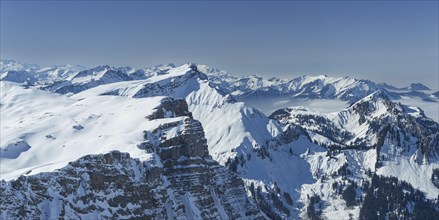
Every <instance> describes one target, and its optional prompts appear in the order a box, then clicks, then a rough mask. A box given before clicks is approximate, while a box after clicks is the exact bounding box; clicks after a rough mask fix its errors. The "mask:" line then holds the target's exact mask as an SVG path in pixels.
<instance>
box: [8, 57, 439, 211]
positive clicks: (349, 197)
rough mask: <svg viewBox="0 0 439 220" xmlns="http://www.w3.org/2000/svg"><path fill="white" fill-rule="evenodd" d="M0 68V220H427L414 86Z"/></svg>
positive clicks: (429, 127)
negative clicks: (399, 86) (398, 86)
mask: <svg viewBox="0 0 439 220" xmlns="http://www.w3.org/2000/svg"><path fill="white" fill-rule="evenodd" d="M0 65H1V66H0V86H1V94H0V96H1V100H0V111H1V127H0V129H1V136H0V139H1V140H0V219H439V123H438V122H439V96H438V93H439V92H437V91H432V90H430V88H428V87H426V86H425V85H422V84H420V83H413V84H411V85H408V86H407V87H404V88H397V87H395V86H392V85H389V84H385V83H376V82H373V81H370V80H364V79H355V78H351V77H348V76H346V77H332V76H327V75H320V76H308V75H306V76H301V77H297V78H293V79H279V78H269V79H266V78H263V77H260V76H257V75H251V76H237V75H233V74H231V73H228V72H225V71H221V70H217V69H215V68H211V67H208V66H205V65H200V64H194V63H189V64H184V65H180V66H178V65H177V66H176V65H174V64H168V65H159V66H155V67H151V68H145V69H134V68H131V67H112V66H108V65H104V66H98V67H94V68H87V67H84V66H78V65H60V66H49V67H41V66H38V65H30V64H25V63H21V62H18V61H14V60H1V64H0Z"/></svg>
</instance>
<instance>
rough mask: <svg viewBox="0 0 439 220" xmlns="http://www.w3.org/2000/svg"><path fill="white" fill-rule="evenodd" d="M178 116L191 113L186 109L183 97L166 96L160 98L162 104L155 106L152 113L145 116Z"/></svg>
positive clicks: (149, 117)
mask: <svg viewBox="0 0 439 220" xmlns="http://www.w3.org/2000/svg"><path fill="white" fill-rule="evenodd" d="M179 116H189V117H190V118H192V113H191V112H189V111H188V105H187V103H186V101H185V100H184V99H173V98H170V97H169V98H166V99H163V100H162V104H161V105H160V106H158V107H157V108H156V111H155V112H154V114H152V115H149V116H147V118H148V119H150V120H152V119H158V118H172V117H179Z"/></svg>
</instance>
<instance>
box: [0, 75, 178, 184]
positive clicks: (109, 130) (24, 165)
mask: <svg viewBox="0 0 439 220" xmlns="http://www.w3.org/2000/svg"><path fill="white" fill-rule="evenodd" d="M0 83H1V84H0V85H1V91H2V93H1V109H0V110H1V120H2V123H1V126H2V127H1V145H0V146H1V149H2V151H3V150H4V149H5V148H6V147H7V146H9V147H8V149H7V150H8V151H17V152H15V153H14V154H15V155H16V158H13V157H12V158H3V157H1V158H0V165H1V166H0V168H1V169H0V174H1V178H2V179H5V180H10V179H13V178H16V177H18V176H19V175H22V174H26V175H28V174H36V173H39V172H45V171H52V170H54V169H58V168H61V167H63V166H65V165H67V163H68V162H69V161H73V160H76V159H78V158H80V157H82V156H85V155H89V154H101V153H106V152H109V151H111V150H119V151H122V152H128V153H130V155H131V156H132V157H134V158H140V159H142V160H147V159H150V156H151V155H148V154H147V153H146V152H145V151H143V150H140V149H138V148H137V147H136V145H137V144H138V143H140V142H141V141H142V140H143V133H142V132H143V131H144V130H151V129H154V128H156V127H157V126H158V125H160V124H161V123H163V122H164V121H165V120H179V119H178V118H177V119H160V120H152V121H149V120H147V119H146V118H145V116H147V115H149V114H151V113H152V111H153V108H154V107H156V106H158V105H159V104H160V100H161V99H163V97H160V96H159V97H151V98H143V99H134V98H130V97H120V96H89V97H87V98H83V99H82V98H81V99H74V98H68V97H66V96H61V95H58V94H54V93H49V92H45V91H41V90H36V89H24V88H22V87H20V86H19V85H17V84H14V83H9V82H0ZM20 141H23V142H25V143H27V144H28V145H29V147H30V148H29V149H27V150H26V151H22V152H20V151H21V150H22V149H23V148H20V147H15V148H14V147H11V146H15V145H14V144H15V143H17V142H20ZM11 144H12V145H11Z"/></svg>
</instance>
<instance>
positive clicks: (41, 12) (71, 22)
mask: <svg viewBox="0 0 439 220" xmlns="http://www.w3.org/2000/svg"><path fill="white" fill-rule="evenodd" d="M0 16H1V17H0V18H1V21H0V24H1V26H0V28H1V29H0V30H1V31H0V33H1V34H0V37H1V39H0V40H1V41H0V46H1V48H0V52H1V53H0V55H1V58H2V59H16V60H20V61H24V62H29V63H37V64H42V65H51V64H65V63H72V64H82V65H86V66H90V67H91V66H96V65H102V64H110V65H115V66H119V65H123V66H126V65H130V66H133V67H147V66H152V65H156V64H160V63H176V64H181V63H186V62H197V63H202V64H206V65H209V66H213V67H216V68H219V69H224V70H227V71H230V72H233V73H236V74H240V75H241V74H260V75H263V76H278V77H287V78H291V77H294V76H299V75H303V74H328V75H338V76H345V75H350V76H353V77H357V78H366V79H371V80H375V81H378V82H390V83H393V84H395V85H398V86H401V85H406V84H409V83H411V82H421V83H424V84H426V85H428V86H430V87H432V88H434V89H437V88H438V86H439V85H438V84H439V76H438V74H439V73H438V68H439V67H438V59H439V56H438V26H439V25H438V2H437V1H384V2H377V1H357V2H346V1H311V2H305V1H289V2H285V1H275V2H268V1H257V2H249V1H238V2H232V1H205V2H202V1H185V2H183V1H166V2H157V1H149V2H145V1H92V2H90V1H79V2H75V1H62V2H53V1H33V2H32V1H18V2H14V1H1V15H0Z"/></svg>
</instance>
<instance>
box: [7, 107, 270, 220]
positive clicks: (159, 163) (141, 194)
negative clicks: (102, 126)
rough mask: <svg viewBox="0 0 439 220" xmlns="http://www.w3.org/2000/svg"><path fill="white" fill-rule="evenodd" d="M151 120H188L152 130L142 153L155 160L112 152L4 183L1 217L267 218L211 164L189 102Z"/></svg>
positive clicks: (232, 178)
mask: <svg viewBox="0 0 439 220" xmlns="http://www.w3.org/2000/svg"><path fill="white" fill-rule="evenodd" d="M163 112H168V113H169V114H162V113H163ZM185 115H189V116H185ZM150 117H151V118H152V119H160V118H164V117H177V118H179V119H181V120H177V122H172V123H164V124H162V125H161V126H159V127H158V128H156V129H155V130H153V131H145V139H146V140H145V142H143V143H142V144H140V145H139V148H142V149H144V150H146V151H149V152H151V154H152V157H154V158H155V162H154V163H151V161H141V160H139V159H136V158H132V157H130V155H129V154H128V153H122V152H119V151H111V152H109V153H106V154H100V155H87V156H84V157H82V158H80V159H78V160H76V161H73V162H70V163H69V164H68V165H67V166H66V167H64V168H62V169H59V170H57V171H54V172H45V173H40V174H36V175H32V176H21V177H19V178H18V179H16V180H13V181H9V182H6V181H2V182H1V184H0V206H1V207H2V212H1V214H0V216H1V218H2V219H18V218H22V219H38V218H41V219H57V218H66V219H72V218H73V219H75V218H81V219H84V218H85V219H89V218H93V219H95V218H100V217H102V218H139V219H140V218H141V219H145V218H146V219H157V218H158V219H166V218H181V219H199V218H203V219H206V218H209V219H228V218H244V219H245V218H248V219H264V218H265V215H264V214H262V213H261V212H260V211H259V210H258V209H257V207H256V206H255V205H254V204H253V203H252V202H250V200H249V199H248V198H247V193H246V191H245V189H244V185H243V181H242V180H241V179H240V178H238V176H237V175H236V174H233V173H229V172H228V170H226V169H225V168H224V167H222V166H220V165H219V164H218V163H217V162H216V161H214V160H212V159H211V157H210V156H209V154H208V150H207V144H206V139H205V137H204V131H203V127H202V126H201V123H199V122H198V121H196V120H194V119H192V118H191V117H190V114H188V111H187V104H186V103H185V102H184V101H182V100H173V99H166V100H165V101H163V102H162V104H161V105H160V106H159V107H157V108H156V112H155V113H154V114H153V116H150Z"/></svg>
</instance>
